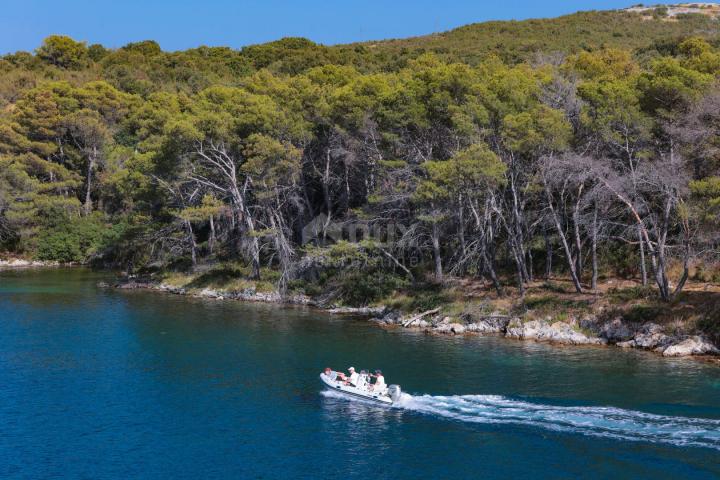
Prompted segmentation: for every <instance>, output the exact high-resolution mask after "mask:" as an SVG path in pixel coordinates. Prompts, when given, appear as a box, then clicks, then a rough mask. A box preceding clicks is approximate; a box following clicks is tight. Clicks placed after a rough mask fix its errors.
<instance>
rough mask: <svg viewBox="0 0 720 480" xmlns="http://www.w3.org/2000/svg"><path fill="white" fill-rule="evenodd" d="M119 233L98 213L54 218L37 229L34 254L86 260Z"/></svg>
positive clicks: (58, 258) (54, 258)
mask: <svg viewBox="0 0 720 480" xmlns="http://www.w3.org/2000/svg"><path fill="white" fill-rule="evenodd" d="M121 234H122V231H121V228H118V227H117V225H115V226H113V225H112V224H109V223H108V221H107V219H105V218H103V216H102V215H100V214H94V215H92V216H89V217H77V218H60V219H55V220H54V221H53V222H52V224H51V225H49V227H48V228H47V229H45V230H43V231H42V232H41V233H40V236H39V238H38V249H37V258H38V259H40V260H55V261H58V262H86V261H88V260H89V259H90V258H91V257H92V256H94V255H97V254H99V253H100V252H101V251H102V249H103V248H104V247H106V246H107V245H109V244H112V243H113V242H114V241H116V240H117V239H118V237H119V236H120V235H121Z"/></svg>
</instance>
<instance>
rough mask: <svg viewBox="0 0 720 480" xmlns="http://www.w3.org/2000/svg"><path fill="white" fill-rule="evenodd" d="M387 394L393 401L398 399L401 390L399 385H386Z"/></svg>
mask: <svg viewBox="0 0 720 480" xmlns="http://www.w3.org/2000/svg"><path fill="white" fill-rule="evenodd" d="M388 395H389V396H390V398H391V399H392V401H393V402H397V401H398V400H400V395H402V390H400V385H390V386H389V387H388Z"/></svg>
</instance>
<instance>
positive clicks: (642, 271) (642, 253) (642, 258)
mask: <svg viewBox="0 0 720 480" xmlns="http://www.w3.org/2000/svg"><path fill="white" fill-rule="evenodd" d="M638 238H639V239H640V275H641V278H642V284H643V287H646V286H647V284H648V276H647V266H646V264H645V240H643V236H642V232H641V231H640V227H639V226H638Z"/></svg>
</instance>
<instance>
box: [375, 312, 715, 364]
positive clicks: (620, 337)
mask: <svg viewBox="0 0 720 480" xmlns="http://www.w3.org/2000/svg"><path fill="white" fill-rule="evenodd" d="M416 317H417V316H416ZM373 320H374V321H376V322H378V323H380V324H383V325H388V326H399V327H401V328H414V329H419V330H423V331H425V332H427V333H430V334H444V335H466V334H484V335H487V334H493V335H499V336H503V337H505V338H508V339H514V340H533V341H537V342H548V343H555V344H563V345H614V346H617V347H620V348H638V349H642V350H649V351H653V352H655V353H659V354H661V355H663V356H665V357H684V356H691V355H702V356H713V355H720V349H718V348H717V347H716V346H715V345H713V343H712V342H710V340H708V339H707V338H705V337H703V336H700V335H676V334H671V333H665V332H664V330H663V327H662V326H660V325H658V324H655V323H652V322H647V323H643V324H633V323H629V322H625V321H624V320H623V319H622V318H620V317H618V318H615V319H613V320H610V321H602V320H599V319H598V318H597V317H593V316H587V317H585V318H583V319H580V320H578V319H575V318H570V319H569V320H567V321H559V320H556V321H553V319H552V318H550V317H547V318H545V319H543V320H530V321H526V322H523V321H522V320H521V319H520V318H519V317H511V316H504V315H499V314H491V315H488V316H483V317H479V318H475V319H455V318H450V317H441V316H440V315H434V316H433V317H430V318H428V319H424V318H423V319H414V318H407V317H402V316H399V315H398V314H397V313H396V312H387V313H386V314H384V315H383V316H381V317H378V318H374V319H373Z"/></svg>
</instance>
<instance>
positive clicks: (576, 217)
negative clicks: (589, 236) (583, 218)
mask: <svg viewBox="0 0 720 480" xmlns="http://www.w3.org/2000/svg"><path fill="white" fill-rule="evenodd" d="M582 191H583V185H582V184H581V185H580V188H578V198H577V201H576V202H575V207H574V208H573V227H574V233H575V250H577V256H576V257H575V270H576V271H577V275H578V279H580V278H581V277H582V271H583V256H582V241H581V238H580V200H581V199H582Z"/></svg>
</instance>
